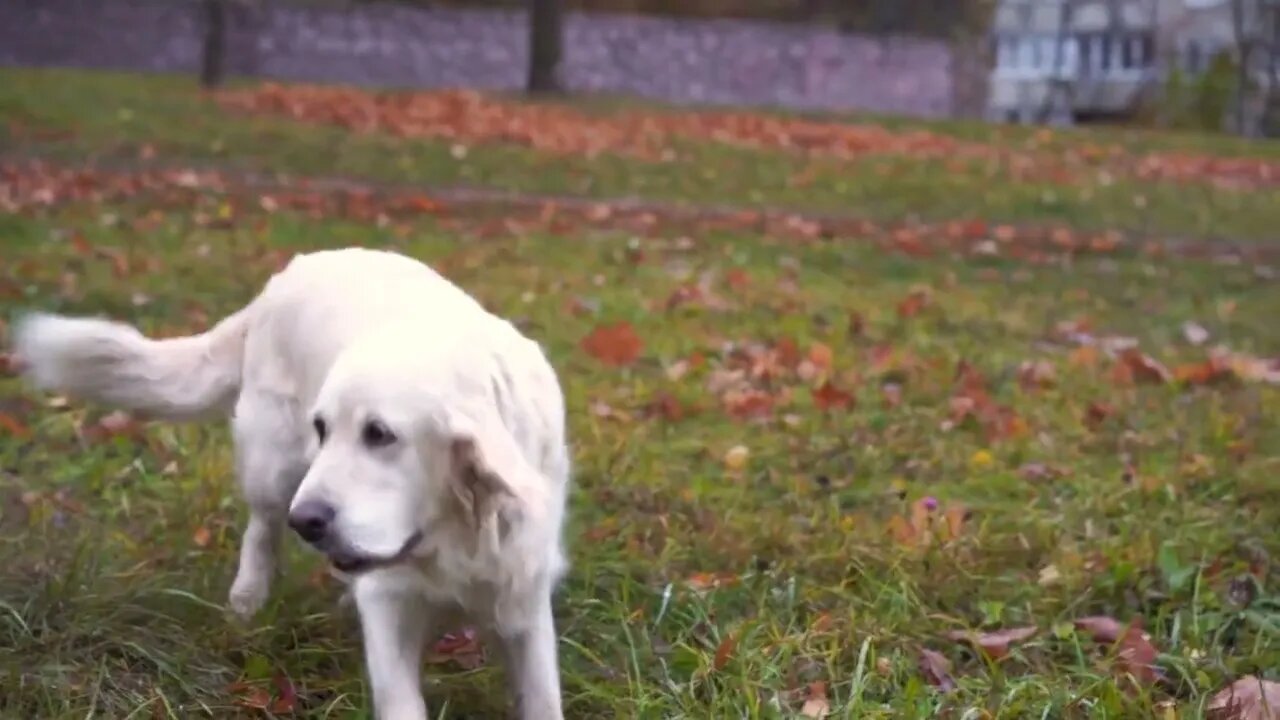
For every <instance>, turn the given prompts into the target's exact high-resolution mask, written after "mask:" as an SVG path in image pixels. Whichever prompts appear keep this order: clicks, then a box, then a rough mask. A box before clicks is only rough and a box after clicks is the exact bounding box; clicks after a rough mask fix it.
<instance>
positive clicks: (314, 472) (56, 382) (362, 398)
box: [14, 249, 569, 720]
mask: <svg viewBox="0 0 1280 720" xmlns="http://www.w3.org/2000/svg"><path fill="white" fill-rule="evenodd" d="M15 331H16V332H15V335H14V337H15V349H16V352H17V355H18V356H19V358H20V359H21V360H22V361H23V362H25V363H26V365H27V367H28V368H29V369H28V377H29V378H30V379H31V380H32V381H33V382H34V383H35V384H37V385H38V386H40V387H42V388H47V389H53V390H57V391H59V392H64V393H68V394H71V395H75V396H78V397H81V398H83V399H86V400H91V401H95V402H100V403H104V404H109V405H113V406H118V407H124V408H129V409H131V410H135V411H140V412H143V413H149V414H152V415H155V416H159V417H166V418H174V419H194V418H199V417H202V416H204V415H206V414H208V413H211V412H215V411H223V412H226V411H231V412H232V428H233V433H234V437H235V445H236V454H237V461H238V473H239V478H240V483H241V486H242V489H243V493H244V497H245V499H246V500H247V502H248V505H249V510H250V518H249V524H248V527H247V528H246V529H245V534H244V538H243V541H242V545H241V551H240V565H239V569H238V571H237V574H236V578H235V581H234V583H233V584H232V587H231V592H230V605H231V607H232V609H233V610H235V611H236V612H237V613H238V614H240V615H242V616H246V617H247V616H250V615H252V614H253V613H254V612H256V611H257V610H258V609H259V608H260V607H261V606H262V604H263V603H264V602H265V600H266V599H267V596H268V593H269V588H270V583H271V578H272V576H273V575H274V573H275V572H276V567H277V553H278V551H279V543H280V536H281V533H282V530H283V527H284V521H285V519H286V516H287V514H288V512H289V510H290V509H291V508H295V509H296V508H297V507H298V505H299V504H300V503H303V502H307V501H318V502H324V503H328V504H329V505H331V506H332V507H333V508H335V510H336V515H335V516H334V520H333V523H332V525H331V527H332V528H333V532H332V535H333V536H334V540H333V543H332V546H329V545H326V547H325V550H326V552H330V554H331V556H333V557H335V558H337V557H338V556H339V555H340V554H341V553H346V554H347V555H349V556H352V557H360V558H378V559H385V558H395V559H394V561H392V562H391V563H390V564H386V565H380V566H376V567H373V568H372V569H365V570H363V571H360V572H357V573H356V574H354V576H353V577H352V580H351V582H352V589H353V595H354V597H355V600H356V604H357V607H358V609H359V612H360V619H361V625H362V628H363V634H364V642H365V654H366V663H367V669H368V672H369V678H370V684H371V686H372V690H373V695H374V706H375V708H376V710H377V716H378V717H379V718H381V719H383V720H391V719H394V720H410V719H413V720H416V719H418V718H425V717H426V716H427V715H426V707H425V704H424V702H423V698H422V694H421V689H420V687H419V671H420V670H419V663H420V660H421V651H422V645H423V642H424V641H425V640H426V639H427V637H428V635H429V634H431V633H433V632H436V631H438V630H440V629H442V626H441V624H442V623H444V622H447V621H448V620H449V619H450V618H452V617H455V616H456V615H457V614H458V613H462V614H463V615H464V616H466V617H468V618H469V619H470V620H471V621H472V622H474V623H476V624H477V625H479V626H480V627H482V628H484V629H485V631H486V633H487V635H488V636H489V637H490V638H491V640H492V641H493V642H495V643H496V649H497V650H498V654H499V655H500V656H502V657H503V658H505V660H506V664H507V671H508V676H509V678H510V682H511V687H512V691H513V695H514V699H515V701H516V705H517V707H518V708H519V713H520V716H521V717H522V718H525V719H526V720H535V719H536V720H548V719H554V718H559V717H561V707H560V688H559V672H558V670H557V663H556V634H555V629H554V626H553V623H552V617H551V593H552V590H553V588H554V586H555V584H556V583H557V582H558V580H559V579H560V577H561V576H562V575H563V573H564V571H565V567H566V564H565V560H564V555H563V552H562V549H561V539H560V538H561V526H562V524H563V518H564V508H565V499H566V491H567V485H568V477H569V458H568V451H567V448H566V444H565V427H564V424H565V423H564V399H563V395H562V392H561V389H560V386H559V383H558V381H557V379H556V375H555V372H554V370H553V369H552V368H551V366H550V364H549V363H548V362H547V360H546V358H545V356H544V355H543V353H542V350H541V349H540V348H539V347H538V345H537V344H535V343H534V342H532V341H530V340H528V339H526V338H525V337H524V336H523V335H521V334H520V333H519V332H518V331H517V330H516V329H515V328H514V327H513V326H512V325H511V324H510V323H508V322H506V321H505V320H502V319H500V318H498V317H496V316H494V315H492V314H490V313H488V312H487V311H485V310H484V309H483V308H482V307H481V306H480V305H479V303H477V302H476V301H475V300H474V299H472V298H471V297H470V296H469V295H467V294H466V293H465V292H463V291H462V290H461V289H459V288H458V287H457V286H455V285H453V284H452V283H450V282H449V281H447V280H446V279H444V278H443V277H441V276H440V275H438V274H437V273H435V272H434V271H433V270H431V269H430V268H428V267H427V266H425V265H423V264H421V263H419V262H417V261H415V260H411V259H409V258H406V257H404V256H401V255H397V254H394V253H388V252H379V251H371V250H361V249H346V250H336V251H325V252H317V253H312V254H308V255H300V256H298V257H296V258H294V260H293V261H292V262H291V263H290V264H289V266H288V267H286V268H285V269H284V270H283V271H281V272H280V273H279V274H277V275H276V276H274V277H273V278H272V279H271V280H270V281H269V282H268V283H267V286H266V288H265V289H264V290H263V291H262V293H261V294H260V295H259V296H258V297H257V298H255V299H254V300H253V302H251V303H250V304H249V305H248V306H247V307H246V308H244V309H243V310H241V311H240V312H238V313H236V314H234V315H231V316H230V317H228V318H226V319H225V320H223V321H222V322H221V323H219V324H218V325H216V326H215V327H214V328H213V329H211V330H210V331H209V332H207V333H204V334H202V335H196V336H193V337H185V338H176V339H169V340H150V339H147V338H145V337H143V336H142V335H141V334H139V333H138V332H137V331H136V330H134V329H133V328H131V327H129V326H126V325H121V324H118V323H112V322H107V321H104V320H93V319H84V318H65V317H59V316H53V315H32V316H28V317H26V318H24V319H23V320H21V321H20V322H19V323H18V324H17V326H16V328H15ZM317 416H319V417H322V418H324V420H325V423H326V429H327V437H326V439H325V441H324V442H323V443H321V442H319V439H318V437H317V433H316V431H315V430H314V429H313V421H314V419H315V418H316V417H317ZM374 417H376V418H377V419H379V420H381V421H382V422H383V423H384V424H385V426H386V427H388V428H390V429H391V430H392V432H393V433H394V434H395V437H396V441H395V442H393V443H391V444H389V445H387V446H386V447H377V446H372V445H370V444H369V443H368V442H367V441H366V440H364V439H362V438H363V437H364V436H363V435H362V432H364V430H365V429H366V425H367V423H368V421H369V420H370V419H371V418H374ZM415 535H416V536H420V537H421V540H420V541H419V542H417V543H416V545H414V544H412V543H411V542H410V540H411V538H413V537H415ZM408 547H411V550H409V551H408V554H407V555H404V554H400V553H401V551H402V550H404V549H405V548H408Z"/></svg>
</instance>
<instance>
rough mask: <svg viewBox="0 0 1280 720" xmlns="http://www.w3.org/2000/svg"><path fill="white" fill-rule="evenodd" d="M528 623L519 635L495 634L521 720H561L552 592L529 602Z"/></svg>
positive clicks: (512, 632) (511, 632)
mask: <svg viewBox="0 0 1280 720" xmlns="http://www.w3.org/2000/svg"><path fill="white" fill-rule="evenodd" d="M529 602H530V603H533V606H532V607H530V608H528V610H529V614H528V617H529V618H530V622H529V623H528V624H527V626H526V627H524V628H523V629H521V630H519V631H509V630H505V629H502V628H501V627H500V628H499V630H498V638H499V642H501V643H502V657H503V660H504V661H505V662H506V664H507V668H506V671H507V682H508V683H509V684H510V685H511V694H512V695H513V696H514V700H515V705H516V712H517V715H518V717H519V718H520V720H561V718H563V717H564V714H563V712H562V711H561V709H560V669H559V663H558V661H557V658H556V643H557V640H556V628H555V621H554V620H553V619H552V617H551V592H550V591H549V590H547V591H543V592H539V593H538V594H537V596H536V597H532V598H529Z"/></svg>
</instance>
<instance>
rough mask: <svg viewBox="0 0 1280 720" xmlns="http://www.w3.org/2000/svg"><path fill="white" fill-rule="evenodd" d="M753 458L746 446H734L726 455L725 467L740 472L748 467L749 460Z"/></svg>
mask: <svg viewBox="0 0 1280 720" xmlns="http://www.w3.org/2000/svg"><path fill="white" fill-rule="evenodd" d="M750 457H751V451H750V450H749V449H747V446H745V445H734V446H733V447H731V448H729V451H728V452H726V453H725V454H724V466H725V467H726V468H728V469H729V470H732V471H735V472H736V471H738V470H741V469H743V468H744V467H746V466H747V460H748V459H749V458H750Z"/></svg>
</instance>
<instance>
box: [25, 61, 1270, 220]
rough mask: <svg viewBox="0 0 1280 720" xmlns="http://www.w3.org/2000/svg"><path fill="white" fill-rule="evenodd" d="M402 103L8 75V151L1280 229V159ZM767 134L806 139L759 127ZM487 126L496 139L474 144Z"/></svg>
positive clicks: (985, 134)
mask: <svg viewBox="0 0 1280 720" xmlns="http://www.w3.org/2000/svg"><path fill="white" fill-rule="evenodd" d="M387 98H388V99H385V102H383V104H382V105H381V106H376V105H374V104H370V106H369V107H367V108H366V107H358V106H357V102H356V101H355V100H353V99H352V98H351V97H350V96H343V95H340V94H339V95H336V96H333V97H327V98H326V97H323V96H321V97H311V96H303V97H300V98H294V99H293V100H294V101H296V102H299V103H301V105H300V106H301V107H305V108H307V109H308V113H309V114H308V115H307V116H308V117H311V118H313V119H315V116H316V115H317V114H334V115H341V116H344V117H345V119H346V121H347V122H348V124H354V125H356V126H359V127H362V128H364V129H365V130H366V131H362V132H359V133H354V134H353V133H351V132H349V131H348V129H347V128H346V127H342V126H335V125H334V124H332V123H330V122H307V123H298V122H293V121H291V120H289V119H288V118H285V117H282V116H281V115H280V112H282V111H280V109H279V108H276V109H275V110H276V111H275V112H259V113H246V112H244V107H243V103H241V104H240V106H237V107H229V106H228V104H227V103H225V102H221V103H220V102H218V101H215V100H214V99H211V98H209V97H206V96H202V95H201V94H200V93H199V92H198V91H197V90H196V88H195V87H194V84H193V83H192V82H191V80H190V79H189V78H172V77H141V76H136V75H103V74H86V73H83V72H73V71H61V70H59V71H31V70H12V69H0V147H3V146H5V145H8V146H10V147H12V148H14V149H22V150H25V151H27V152H38V153H40V154H42V155H47V156H52V157H58V158H62V159H66V160H70V161H74V162H83V161H85V159H86V158H88V159H98V160H115V161H120V160H136V159H137V158H139V157H143V158H153V159H155V158H158V159H159V160H161V161H165V160H167V161H170V162H172V161H184V162H200V163H218V164H222V165H230V166H234V167H239V168H251V169H256V170H268V171H271V172H285V173H294V174H301V175H316V174H329V175H342V176H355V177H362V178H367V179H373V180H378V181H382V182H391V183H400V184H414V185H427V186H454V185H467V186H479V187H487V188H498V189H505V190H514V191H521V192H537V193H550V194H561V195H574V196H584V197H619V196H636V197H644V198H652V199H662V200H671V201H679V202H687V203H712V202H717V203H731V204H736V205H743V206H760V205H763V204H769V205H773V206H779V207H787V208H792V209H796V210H808V211H822V212H838V213H846V214H855V215H859V216H865V217H868V218H871V219H893V218H902V217H919V218H922V219H926V220H937V219H951V218H954V217H957V216H965V217H983V218H995V219H999V220H1001V221H1007V222H1018V223H1036V224H1052V225H1062V226H1068V227H1075V228H1084V229H1089V230H1100V229H1123V230H1127V231H1133V232H1142V233H1155V234H1171V235H1179V236H1185V237H1199V238H1205V237H1207V238H1218V237H1230V238H1236V239H1274V238H1276V236H1277V230H1276V229H1277V228H1280V144H1277V143H1243V142H1241V141H1238V140H1231V139H1221V138H1219V139H1213V140H1205V139H1202V138H1194V137H1192V136H1187V135H1176V134H1167V135H1161V134H1156V133H1146V134H1139V133H1111V134H1108V133H1099V132H1066V133H1054V132H1047V131H1040V132H1028V131H1026V130H1010V129H987V130H983V131H978V130H976V129H975V128H974V126H973V125H970V124H965V123H954V124H950V125H944V124H940V123H903V122H897V123H892V124H889V125H884V124H874V123H870V122H868V121H866V120H865V119H864V120H862V121H860V122H857V123H852V124H850V123H849V122H848V119H843V120H844V122H841V119H839V118H836V119H835V120H834V121H828V122H822V121H820V120H818V119H815V120H813V122H812V124H811V125H806V126H805V128H804V129H802V130H796V131H795V136H794V137H793V138H792V140H793V141H794V142H793V143H792V145H793V147H790V148H781V147H778V146H777V142H776V141H777V134H778V133H779V132H781V131H784V130H787V128H783V129H781V130H780V129H779V128H777V127H758V125H759V123H756V122H751V121H748V122H741V118H740V115H741V113H739V114H736V115H734V114H730V116H729V117H728V119H726V117H725V115H726V114H725V113H715V112H710V111H708V112H702V113H696V114H693V113H680V114H676V113H671V112H667V111H663V110H661V109H655V108H653V107H651V106H648V105H637V104H636V103H616V102H615V103H598V102H597V103H592V102H588V103H585V104H583V105H582V106H580V107H567V106H563V105H555V106H550V105H541V106H536V107H532V108H531V107H530V106H524V107H523V108H521V107H520V106H516V105H515V104H513V103H503V102H501V101H489V102H484V103H480V104H479V105H478V106H474V107H472V106H469V108H468V109H467V111H466V112H463V111H462V110H459V109H458V108H456V107H447V108H445V109H444V110H443V111H442V112H443V113H444V114H445V115H447V116H448V117H446V118H445V122H443V123H442V125H443V126H444V129H446V130H448V131H449V133H448V135H450V136H445V135H442V134H441V133H439V132H435V131H434V130H433V131H430V132H426V133H416V134H415V133H409V134H410V136H409V137H402V136H403V135H405V134H406V132H407V131H406V130H405V128H404V126H405V125H406V124H409V125H412V124H414V122H413V121H416V120H417V119H418V118H416V117H415V113H420V112H423V111H441V108H440V107H439V104H440V103H436V102H434V101H432V100H430V99H429V100H428V101H427V102H426V103H424V104H418V105H415V104H413V103H411V102H408V101H404V98H405V96H404V95H403V94H392V95H389V96H387ZM249 100H253V98H249ZM303 101H309V102H303ZM406 107H408V108H410V109H409V110H407V111H406V110H405V108H406ZM353 108H354V109H353ZM378 110H382V111H383V112H382V113H381V114H376V115H375V113H376V112H377V111H378ZM637 117H642V118H643V120H637ZM673 117H675V118H676V119H675V120H672V118H673ZM760 117H766V118H769V119H771V120H774V121H778V122H787V121H797V119H796V118H784V117H781V116H778V115H764V116H753V119H758V118H760ZM624 120H627V121H629V122H630V123H631V124H630V125H629V126H627V129H626V131H625V132H618V133H616V134H617V135H618V136H619V137H606V136H607V135H609V133H607V132H606V131H607V130H608V129H609V126H610V125H611V124H617V123H619V122H622V121H624ZM481 126H483V128H487V129H488V130H490V131H491V132H488V133H487V135H486V137H484V138H477V137H476V135H477V134H479V133H480V129H481ZM815 126H816V127H815ZM6 127H7V130H6V129H5V128H6ZM832 127H835V128H837V129H842V130H843V131H844V132H845V134H846V135H847V136H841V137H840V138H839V139H840V140H842V141H848V142H851V143H853V151H852V152H849V153H846V155H847V157H842V156H840V153H833V152H831V151H830V148H829V147H827V146H826V145H823V144H821V143H819V144H817V145H815V144H814V143H815V141H814V138H813V135H815V134H817V135H819V136H822V135H824V134H825V133H826V132H827V131H829V130H831V128H832ZM655 128H656V129H655ZM436 129H437V130H438V129H439V128H436ZM6 133H7V136H6ZM593 134H594V135H598V136H600V137H596V138H594V139H592V138H591V136H592V135H593ZM528 135H532V136H533V140H529V139H528V138H527V137H526V136H528ZM641 136H643V137H646V138H650V140H651V142H650V143H649V144H648V146H647V147H645V148H644V149H645V150H647V151H648V152H647V153H641V154H639V156H637V153H634V152H633V153H627V152H604V153H602V154H599V155H598V156H595V157H589V156H586V155H584V154H582V153H572V152H569V153H566V152H554V151H548V150H547V149H546V146H559V145H562V144H563V143H562V141H563V140H564V138H565V137H578V138H585V139H587V144H590V143H591V142H597V143H604V144H605V145H606V146H608V145H609V141H610V140H612V141H614V143H613V144H622V145H629V144H634V143H635V141H634V138H638V137H641ZM726 136H728V140H725V139H724V138H726ZM495 139H496V140H497V141H496V142H495V141H493V140H495ZM480 140H483V141H480ZM531 143H532V146H531ZM761 145H763V146H764V147H762V148H761V147H757V146H761ZM795 146H799V147H795ZM805 147H807V148H809V150H808V151H805V150H804V149H803V148H805ZM1241 164H1244V165H1245V167H1239V165H1241ZM1259 175H1261V176H1262V178H1263V179H1259V177H1257V176H1259ZM1242 183H1243V184H1244V185H1245V188H1244V189H1242V188H1240V187H1239V186H1240V185H1241V184H1242Z"/></svg>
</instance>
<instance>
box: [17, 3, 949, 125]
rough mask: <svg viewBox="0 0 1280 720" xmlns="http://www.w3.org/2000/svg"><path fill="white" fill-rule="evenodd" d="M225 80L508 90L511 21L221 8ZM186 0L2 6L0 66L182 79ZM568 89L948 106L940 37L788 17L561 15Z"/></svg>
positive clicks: (412, 11) (519, 51)
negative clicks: (888, 34) (225, 21)
mask: <svg viewBox="0 0 1280 720" xmlns="http://www.w3.org/2000/svg"><path fill="white" fill-rule="evenodd" d="M233 6H234V10H233V12H232V17H231V21H230V28H229V32H230V37H229V41H228V47H229V51H228V59H229V63H230V69H231V71H232V73H233V74H239V75H251V76H258V77H264V78H275V79H281V80H297V81H311V82H333V83H349V84H357V85H370V86H390V87H419V88H435V87H473V88H482V89H517V88H519V87H520V86H521V85H522V83H523V81H524V76H525V58H526V54H527V48H528V39H527V37H526V35H527V33H526V29H525V16H524V14H523V13H520V12H512V11H504V10H459V9H445V8H411V7H406V6H397V5H393V4H386V5H359V6H351V7H315V6H299V5H290V4H287V3H280V2H271V1H268V0H257V2H250V3H233ZM202 33H203V20H202V14H201V12H200V5H199V4H198V3H196V2H193V0H3V1H0V63H3V64H9V65H28V66H73V67H93V68H118V69H130V70H145V71H157V72H185V73H194V72H195V71H196V68H197V66H198V63H199V57H200V44H201V39H202ZM566 35H567V37H566V43H565V48H566V50H565V52H566V58H565V67H564V77H565V80H566V81H567V84H568V85H569V87H570V88H571V89H573V90H580V91H602V92H614V93H623V94H630V95H639V96H643V97H650V98H655V99H660V100H667V101H672V102H703V103H714V104H734V105H776V106H784V107H791V108H802V109H804V108H807V109H832V110H851V109H856V110H866V111H874V112H885V113H902V114H908V115H916V116H933V117H937V116H944V115H948V114H950V112H951V104H952V92H951V68H950V65H951V52H950V49H949V48H948V47H947V45H946V43H944V42H941V41H936V40H926V39H915V38H874V37H867V36H858V35H848V34H842V33H839V32H836V31H834V30H830V29H826V28H818V27H810V26H804V25H789V24H782V23H765V22H749V21H735V20H718V21H717V20H712V21H693V20H676V19H664V18H643V17H632V16H623V15H570V16H569V19H568V25H567V28H566Z"/></svg>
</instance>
